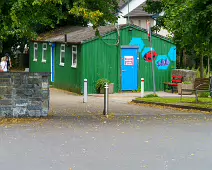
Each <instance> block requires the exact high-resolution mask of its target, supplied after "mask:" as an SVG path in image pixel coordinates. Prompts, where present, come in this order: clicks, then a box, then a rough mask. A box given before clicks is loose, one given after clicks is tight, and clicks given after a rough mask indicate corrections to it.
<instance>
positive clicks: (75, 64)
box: [71, 45, 77, 68]
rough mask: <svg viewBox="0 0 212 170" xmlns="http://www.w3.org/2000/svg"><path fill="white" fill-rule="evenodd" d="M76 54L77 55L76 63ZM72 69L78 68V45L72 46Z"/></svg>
mask: <svg viewBox="0 0 212 170" xmlns="http://www.w3.org/2000/svg"><path fill="white" fill-rule="evenodd" d="M74 48H76V50H75V51H74V50H73V49H74ZM74 54H76V63H74ZM71 67H73V68H77V46H76V45H73V46H72V64H71Z"/></svg>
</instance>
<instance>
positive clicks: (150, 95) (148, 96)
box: [144, 94, 158, 98]
mask: <svg viewBox="0 0 212 170" xmlns="http://www.w3.org/2000/svg"><path fill="white" fill-rule="evenodd" d="M152 97H158V95H157V94H148V95H146V96H144V98H152Z"/></svg>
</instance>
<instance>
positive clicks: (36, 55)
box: [34, 49, 38, 59]
mask: <svg viewBox="0 0 212 170" xmlns="http://www.w3.org/2000/svg"><path fill="white" fill-rule="evenodd" d="M34 57H35V59H38V50H37V49H35V55H34Z"/></svg>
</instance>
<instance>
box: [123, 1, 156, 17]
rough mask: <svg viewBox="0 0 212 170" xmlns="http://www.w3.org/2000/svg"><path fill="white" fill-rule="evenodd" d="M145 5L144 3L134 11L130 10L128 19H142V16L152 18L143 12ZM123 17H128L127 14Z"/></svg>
mask: <svg viewBox="0 0 212 170" xmlns="http://www.w3.org/2000/svg"><path fill="white" fill-rule="evenodd" d="M145 5H146V2H144V3H142V4H141V5H139V6H138V7H137V8H135V9H134V10H132V11H131V12H130V13H129V16H130V17H144V16H152V14H149V13H147V12H146V11H144V9H143V6H145ZM124 17H128V14H127V15H125V16H124Z"/></svg>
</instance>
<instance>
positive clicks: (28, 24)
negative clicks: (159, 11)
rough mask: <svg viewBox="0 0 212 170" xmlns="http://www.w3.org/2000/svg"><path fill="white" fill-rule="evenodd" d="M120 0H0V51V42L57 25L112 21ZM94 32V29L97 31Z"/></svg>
mask: <svg viewBox="0 0 212 170" xmlns="http://www.w3.org/2000/svg"><path fill="white" fill-rule="evenodd" d="M119 1H120V0H107V1H105V0H1V1H0V51H1V44H2V41H5V40H6V39H7V38H8V37H10V38H11V36H12V37H13V38H14V39H20V38H25V37H26V38H29V39H30V38H33V37H36V35H37V33H40V32H44V31H47V30H50V29H53V28H55V27H58V26H61V25H83V26H86V25H87V23H91V24H93V28H94V29H96V30H98V29H97V28H98V27H99V26H100V25H104V24H106V23H115V22H116V21H117V16H116V15H115V14H116V13H117V11H118V2H119ZM97 32H98V31H97Z"/></svg>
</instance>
